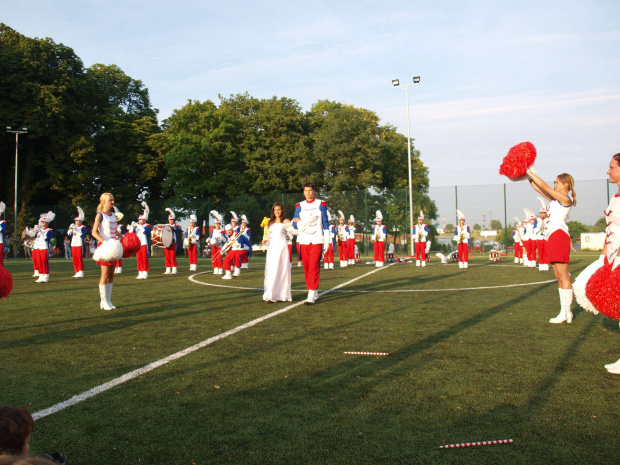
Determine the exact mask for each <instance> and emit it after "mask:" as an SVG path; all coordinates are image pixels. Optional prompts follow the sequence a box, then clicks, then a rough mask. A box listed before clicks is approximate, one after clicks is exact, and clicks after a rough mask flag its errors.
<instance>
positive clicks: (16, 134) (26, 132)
mask: <svg viewBox="0 0 620 465" xmlns="http://www.w3.org/2000/svg"><path fill="white" fill-rule="evenodd" d="M6 132H10V133H11V134H15V202H14V204H13V257H15V258H17V159H18V157H19V135H20V134H28V128H22V129H21V130H12V129H11V126H7V127H6ZM9 245H10V244H9Z"/></svg>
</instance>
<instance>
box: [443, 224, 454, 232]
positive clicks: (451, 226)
mask: <svg viewBox="0 0 620 465" xmlns="http://www.w3.org/2000/svg"><path fill="white" fill-rule="evenodd" d="M453 231H454V225H453V224H452V223H448V224H447V225H446V229H445V232H453Z"/></svg>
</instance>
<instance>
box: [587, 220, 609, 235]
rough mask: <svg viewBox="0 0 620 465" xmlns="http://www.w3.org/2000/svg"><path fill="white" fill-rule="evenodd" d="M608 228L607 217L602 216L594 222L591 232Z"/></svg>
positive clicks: (603, 230)
mask: <svg viewBox="0 0 620 465" xmlns="http://www.w3.org/2000/svg"><path fill="white" fill-rule="evenodd" d="M606 228H607V218H606V217H602V218H600V219H599V220H598V221H597V222H596V223H594V226H592V227H591V228H590V232H605V229H606Z"/></svg>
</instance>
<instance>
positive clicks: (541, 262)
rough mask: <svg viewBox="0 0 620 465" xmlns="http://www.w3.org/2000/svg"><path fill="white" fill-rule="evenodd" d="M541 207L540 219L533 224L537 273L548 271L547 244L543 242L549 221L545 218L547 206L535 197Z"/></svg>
mask: <svg viewBox="0 0 620 465" xmlns="http://www.w3.org/2000/svg"><path fill="white" fill-rule="evenodd" d="M537 199H538V200H540V203H541V205H542V207H541V208H540V218H537V219H536V222H535V223H534V237H535V238H536V249H537V250H538V271H549V264H548V263H547V242H546V241H545V230H546V229H547V224H548V223H549V219H548V218H547V206H546V205H545V201H544V199H542V198H540V197H537Z"/></svg>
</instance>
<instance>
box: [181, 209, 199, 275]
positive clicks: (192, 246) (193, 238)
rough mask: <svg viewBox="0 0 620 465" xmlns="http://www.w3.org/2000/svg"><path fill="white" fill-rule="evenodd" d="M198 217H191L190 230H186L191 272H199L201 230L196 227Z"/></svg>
mask: <svg viewBox="0 0 620 465" xmlns="http://www.w3.org/2000/svg"><path fill="white" fill-rule="evenodd" d="M197 221H198V219H197V218H196V215H189V228H187V229H186V230H185V236H184V237H185V239H187V255H188V256H189V271H197V270H196V267H197V265H198V250H197V249H198V246H197V244H198V242H199V241H200V228H199V227H198V226H196V222H197Z"/></svg>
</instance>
